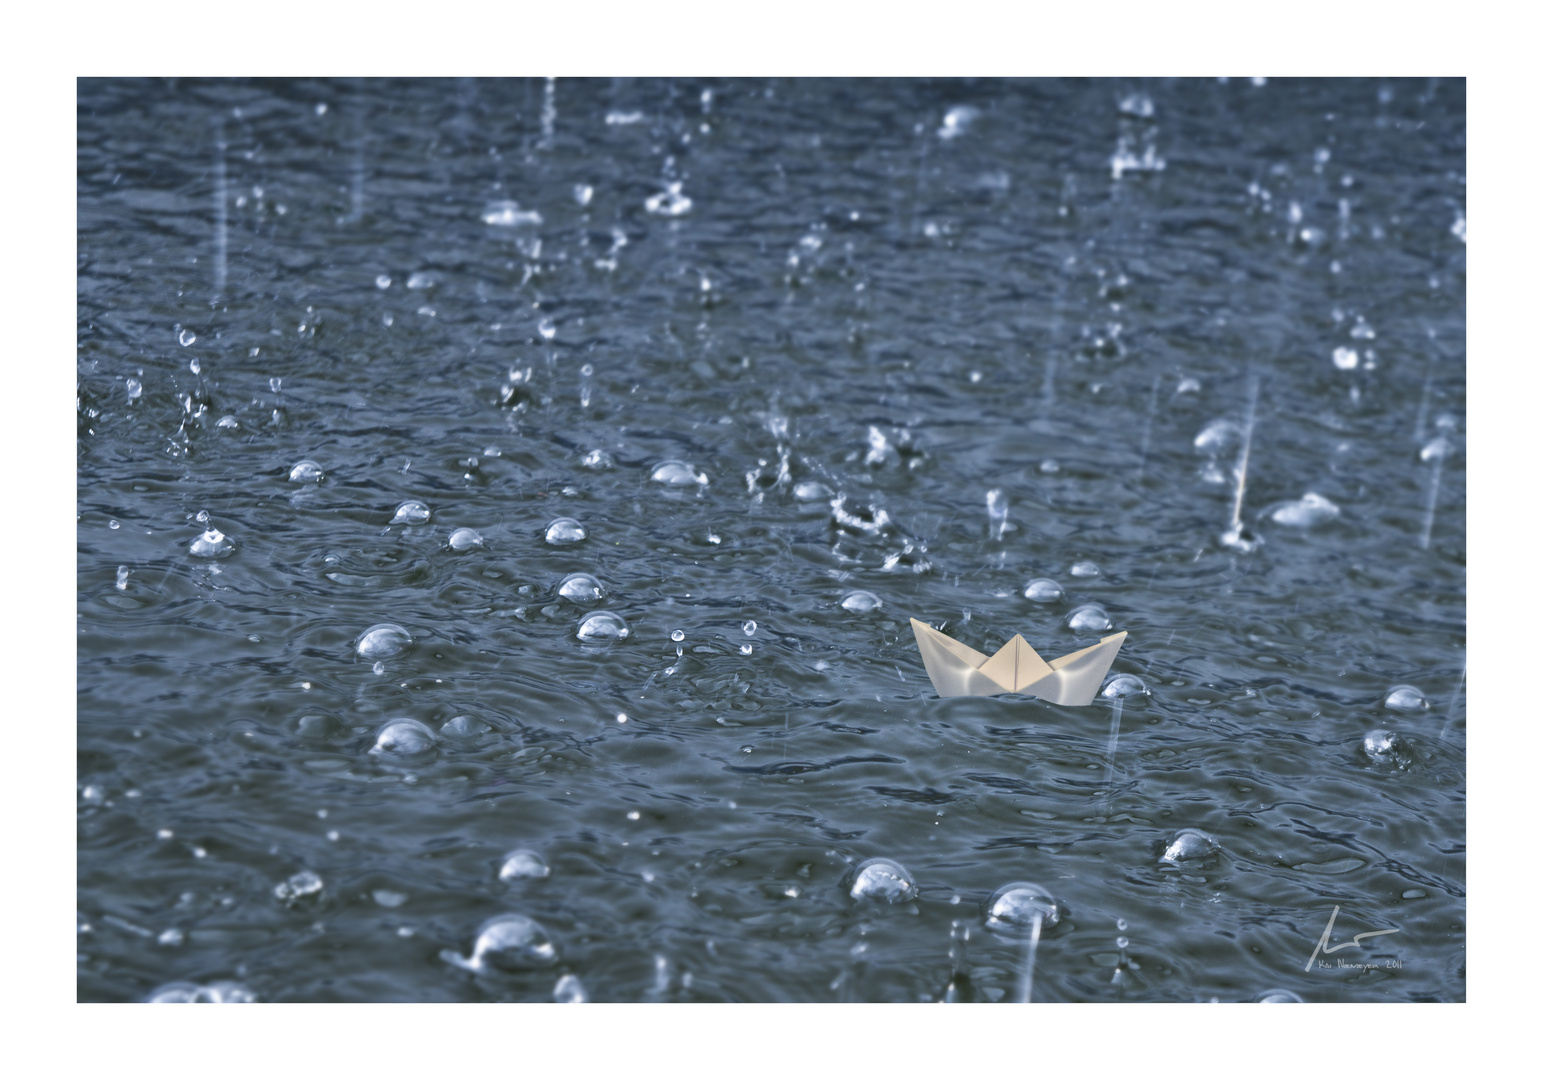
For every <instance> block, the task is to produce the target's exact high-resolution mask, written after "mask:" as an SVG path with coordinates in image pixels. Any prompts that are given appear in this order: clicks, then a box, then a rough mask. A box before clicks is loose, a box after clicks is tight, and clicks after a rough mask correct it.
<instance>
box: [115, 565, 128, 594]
mask: <svg viewBox="0 0 1543 1080" xmlns="http://www.w3.org/2000/svg"><path fill="white" fill-rule="evenodd" d="M114 585H115V586H116V587H117V589H118V591H119V592H127V591H128V587H129V568H128V567H127V566H120V567H118V578H117V581H115V582H114Z"/></svg>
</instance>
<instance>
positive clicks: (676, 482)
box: [648, 460, 707, 487]
mask: <svg viewBox="0 0 1543 1080" xmlns="http://www.w3.org/2000/svg"><path fill="white" fill-rule="evenodd" d="M648 478H649V479H650V480H652V481H653V482H654V483H656V484H668V485H670V486H671V487H686V486H687V485H690V484H706V483H707V474H706V473H699V472H697V471H696V468H695V466H692V465H689V464H687V463H686V462H684V461H675V460H670V461H661V462H660V463H659V464H658V465H655V466H654V469H653V472H651V473H649V474H648Z"/></svg>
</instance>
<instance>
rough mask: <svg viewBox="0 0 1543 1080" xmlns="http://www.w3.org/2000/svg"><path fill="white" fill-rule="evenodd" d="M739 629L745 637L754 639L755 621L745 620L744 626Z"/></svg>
mask: <svg viewBox="0 0 1543 1080" xmlns="http://www.w3.org/2000/svg"><path fill="white" fill-rule="evenodd" d="M740 629H741V630H743V631H744V632H745V636H746V637H755V631H756V625H755V620H754V619H750V620H747V621H746V623H745V625H744V626H741V627H740Z"/></svg>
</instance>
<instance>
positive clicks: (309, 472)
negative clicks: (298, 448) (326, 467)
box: [289, 458, 326, 484]
mask: <svg viewBox="0 0 1543 1080" xmlns="http://www.w3.org/2000/svg"><path fill="white" fill-rule="evenodd" d="M325 476H326V474H324V473H323V472H322V469H321V466H320V465H318V464H316V462H314V461H311V460H310V459H309V458H307V459H306V460H305V461H297V462H295V465H294V467H293V468H292V469H290V470H289V479H290V481H291V482H292V483H296V484H319V483H321V482H322V480H323V479H325Z"/></svg>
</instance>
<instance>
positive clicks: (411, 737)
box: [370, 716, 438, 758]
mask: <svg viewBox="0 0 1543 1080" xmlns="http://www.w3.org/2000/svg"><path fill="white" fill-rule="evenodd" d="M437 742H438V738H437V737H436V736H435V734H434V729H433V728H431V727H429V725H427V724H425V723H423V722H422V721H421V720H412V719H409V718H408V717H405V716H399V717H397V718H396V719H395V720H391V721H388V722H387V723H386V725H385V727H383V728H381V729H380V734H379V735H377V736H375V745H374V746H372V747H370V753H372V754H380V755H384V756H387V757H393V758H417V757H422V756H423V755H426V754H427V753H428V752H429V751H431V750H433V749H434V745H435V743H437Z"/></svg>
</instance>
